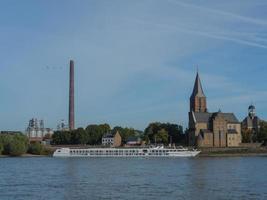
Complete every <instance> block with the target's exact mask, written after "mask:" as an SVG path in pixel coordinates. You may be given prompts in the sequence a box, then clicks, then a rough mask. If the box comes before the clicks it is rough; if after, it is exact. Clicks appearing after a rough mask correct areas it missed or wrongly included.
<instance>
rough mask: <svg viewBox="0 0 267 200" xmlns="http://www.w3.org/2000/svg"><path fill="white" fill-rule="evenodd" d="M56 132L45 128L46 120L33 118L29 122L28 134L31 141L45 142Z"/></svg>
mask: <svg viewBox="0 0 267 200" xmlns="http://www.w3.org/2000/svg"><path fill="white" fill-rule="evenodd" d="M53 133H54V131H53V130H52V129H51V128H45V125H44V120H38V119H36V118H32V119H30V120H29V124H28V127H27V129H26V134H27V136H28V138H29V140H30V141H39V142H41V141H43V140H44V138H45V137H50V136H51V135H53Z"/></svg>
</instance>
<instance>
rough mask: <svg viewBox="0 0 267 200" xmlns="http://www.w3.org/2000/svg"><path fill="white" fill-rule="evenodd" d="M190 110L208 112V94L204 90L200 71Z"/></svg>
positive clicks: (191, 98)
mask: <svg viewBox="0 0 267 200" xmlns="http://www.w3.org/2000/svg"><path fill="white" fill-rule="evenodd" d="M190 111H194V112H207V102H206V96H205V94H204V92H203V89H202V85H201V81H200V77H199V73H198V72H197V75H196V79H195V84H194V89H193V92H192V95H191V97H190Z"/></svg>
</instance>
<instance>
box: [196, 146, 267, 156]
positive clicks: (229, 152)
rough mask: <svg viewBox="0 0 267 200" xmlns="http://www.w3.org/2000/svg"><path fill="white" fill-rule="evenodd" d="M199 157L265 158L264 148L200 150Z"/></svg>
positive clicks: (266, 151)
mask: <svg viewBox="0 0 267 200" xmlns="http://www.w3.org/2000/svg"><path fill="white" fill-rule="evenodd" d="M200 150H201V153H200V154H199V157H251V156H262V157H265V156H266V157H267V148H266V147H257V148H202V149H200Z"/></svg>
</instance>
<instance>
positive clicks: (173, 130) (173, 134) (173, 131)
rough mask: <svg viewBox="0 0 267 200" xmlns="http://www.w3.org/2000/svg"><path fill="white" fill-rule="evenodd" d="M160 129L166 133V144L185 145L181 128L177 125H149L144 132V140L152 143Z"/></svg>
mask: <svg viewBox="0 0 267 200" xmlns="http://www.w3.org/2000/svg"><path fill="white" fill-rule="evenodd" d="M162 129H164V130H165V131H166V132H167V133H168V143H170V142H171V143H176V144H183V145H184V144H186V135H185V134H184V133H183V127H182V126H180V125H177V124H170V123H160V122H154V123H150V124H149V125H148V127H147V128H146V129H145V131H144V138H145V139H146V140H147V141H149V142H152V143H153V142H154V140H155V135H156V134H157V133H158V132H159V131H160V130H162Z"/></svg>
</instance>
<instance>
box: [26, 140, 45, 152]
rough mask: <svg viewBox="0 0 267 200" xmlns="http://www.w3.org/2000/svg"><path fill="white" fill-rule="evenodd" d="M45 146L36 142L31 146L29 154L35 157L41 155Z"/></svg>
mask: <svg viewBox="0 0 267 200" xmlns="http://www.w3.org/2000/svg"><path fill="white" fill-rule="evenodd" d="M44 149H45V148H44V146H43V145H42V144H40V143H39V142H34V143H32V144H30V146H29V149H28V152H29V153H31V154H35V155H41V154H42V153H43V151H44Z"/></svg>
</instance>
